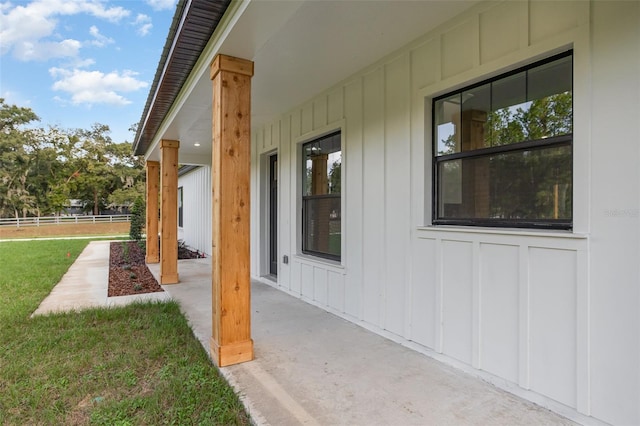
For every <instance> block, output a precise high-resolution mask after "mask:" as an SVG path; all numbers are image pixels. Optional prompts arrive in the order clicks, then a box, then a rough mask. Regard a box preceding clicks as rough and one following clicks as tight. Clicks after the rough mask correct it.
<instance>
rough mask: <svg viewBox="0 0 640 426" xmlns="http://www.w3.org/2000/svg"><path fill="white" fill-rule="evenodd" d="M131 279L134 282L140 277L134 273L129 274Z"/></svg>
mask: <svg viewBox="0 0 640 426" xmlns="http://www.w3.org/2000/svg"><path fill="white" fill-rule="evenodd" d="M129 278H131V279H132V280H135V279H136V278H138V276H137V275H136V274H135V273H133V272H132V273H130V274H129Z"/></svg>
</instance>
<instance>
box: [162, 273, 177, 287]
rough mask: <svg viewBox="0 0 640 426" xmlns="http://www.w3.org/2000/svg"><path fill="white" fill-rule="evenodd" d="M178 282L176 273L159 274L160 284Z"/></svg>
mask: <svg viewBox="0 0 640 426" xmlns="http://www.w3.org/2000/svg"><path fill="white" fill-rule="evenodd" d="M179 282H180V278H179V277H178V274H172V275H166V274H165V275H162V274H161V275H160V284H162V285H165V284H178V283H179Z"/></svg>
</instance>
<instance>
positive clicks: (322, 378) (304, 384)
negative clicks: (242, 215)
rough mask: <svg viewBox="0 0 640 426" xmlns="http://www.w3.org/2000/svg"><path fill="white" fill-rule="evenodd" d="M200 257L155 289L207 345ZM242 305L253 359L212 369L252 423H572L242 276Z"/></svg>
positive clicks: (206, 269)
mask: <svg viewBox="0 0 640 426" xmlns="http://www.w3.org/2000/svg"><path fill="white" fill-rule="evenodd" d="M210 262H211V260H210V259H198V260H181V261H179V275H180V284H177V285H169V286H163V287H164V289H165V290H166V291H167V292H169V294H170V295H171V297H173V298H174V299H176V300H178V301H179V302H180V304H181V306H182V309H183V311H184V312H185V314H186V315H187V317H188V318H189V321H190V322H191V324H192V328H193V331H194V333H195V335H196V336H197V337H198V339H199V340H200V341H201V342H202V345H203V347H204V348H205V350H206V351H207V352H209V347H210V336H211V279H210V276H211V275H210V274H211V272H210V271H211V263H210ZM149 266H150V269H151V270H152V272H153V273H154V275H155V276H156V277H158V276H159V272H160V271H159V265H157V264H155V265H149ZM251 312H252V338H253V339H254V345H255V360H254V361H252V362H247V363H243V364H238V365H234V366H230V367H225V368H222V369H221V371H222V374H223V375H224V376H225V377H226V378H227V379H228V381H229V382H230V383H231V384H232V385H233V386H234V388H235V389H236V390H237V391H239V392H240V394H241V396H242V398H243V401H244V402H245V405H247V407H248V409H249V411H250V413H251V416H252V418H253V419H254V421H255V422H256V423H257V424H278V425H293V424H352V425H359V424H381V425H383V424H384V425H389V424H402V425H409V424H422V425H424V424H456V425H462V424H483V425H492V424H493V425H507V424H509V425H515V424H573V423H572V422H571V421H569V420H568V419H565V418H563V417H560V416H558V415H557V414H554V413H552V412H550V411H548V410H546V409H544V408H541V407H539V406H537V405H535V404H532V403H530V402H527V401H524V400H522V399H520V398H518V397H516V396H514V395H511V394H509V393H507V392H504V391H502V390H500V389H498V388H496V387H494V386H493V385H491V384H488V383H486V382H483V381H482V380H480V379H477V378H474V377H472V376H470V375H467V374H465V373H464V372H460V371H457V370H455V369H454V368H452V367H449V366H447V365H445V364H443V363H441V362H438V361H436V360H433V359H431V358H429V357H427V356H424V355H422V354H419V353H417V352H415V351H413V350H411V349H408V348H405V347H403V346H401V345H399V344H396V343H394V342H392V341H390V340H388V339H385V338H383V337H381V336H378V335H376V334H374V333H371V332H369V331H367V330H365V329H364V328H361V327H359V326H357V325H355V324H352V323H350V322H347V321H345V320H343V319H341V318H339V317H337V316H335V315H333V314H331V313H328V312H326V311H324V310H321V309H319V308H317V307H314V306H312V305H310V304H308V303H305V302H303V301H301V300H298V299H296V298H294V297H291V296H289V295H287V294H285V293H283V292H281V291H278V290H276V289H274V288H272V287H271V286H269V285H266V284H263V283H260V282H256V281H254V282H253V283H252V310H251Z"/></svg>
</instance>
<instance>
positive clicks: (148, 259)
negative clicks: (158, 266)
mask: <svg viewBox="0 0 640 426" xmlns="http://www.w3.org/2000/svg"><path fill="white" fill-rule="evenodd" d="M144 261H145V262H146V263H160V259H159V258H158V256H147V257H146V259H145V260H144Z"/></svg>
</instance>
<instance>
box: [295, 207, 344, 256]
mask: <svg viewBox="0 0 640 426" xmlns="http://www.w3.org/2000/svg"><path fill="white" fill-rule="evenodd" d="M303 204H304V208H303V210H304V245H303V248H304V250H305V251H309V252H314V253H322V254H326V255H328V256H329V257H333V258H340V247H341V209H340V204H341V202H340V195H323V196H314V197H307V198H305V199H304V200H303Z"/></svg>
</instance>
